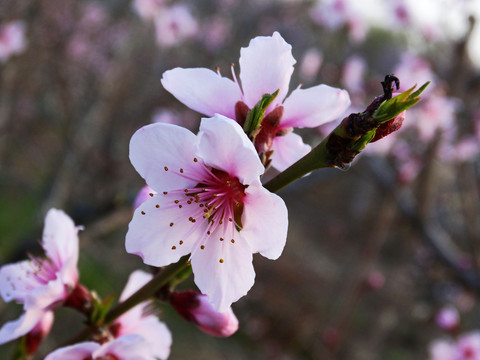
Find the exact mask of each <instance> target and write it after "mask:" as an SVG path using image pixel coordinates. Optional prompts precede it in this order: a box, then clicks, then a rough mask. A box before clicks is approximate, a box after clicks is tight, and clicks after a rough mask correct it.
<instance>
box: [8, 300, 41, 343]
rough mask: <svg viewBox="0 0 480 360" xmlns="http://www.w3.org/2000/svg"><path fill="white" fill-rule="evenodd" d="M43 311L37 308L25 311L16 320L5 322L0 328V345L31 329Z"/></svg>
mask: <svg viewBox="0 0 480 360" xmlns="http://www.w3.org/2000/svg"><path fill="white" fill-rule="evenodd" d="M44 314H45V312H44V311H43V310H39V309H30V310H27V311H25V312H24V313H23V314H22V315H21V316H20V317H19V318H18V319H17V320H13V321H9V322H7V323H5V324H4V325H3V326H2V328H1V329H0V345H2V344H5V343H7V342H9V341H12V340H15V339H18V338H19V337H21V336H23V335H25V334H27V333H28V332H29V331H30V330H32V329H33V328H34V327H35V326H36V325H37V324H38V322H39V321H40V320H41V319H42V317H43V316H44Z"/></svg>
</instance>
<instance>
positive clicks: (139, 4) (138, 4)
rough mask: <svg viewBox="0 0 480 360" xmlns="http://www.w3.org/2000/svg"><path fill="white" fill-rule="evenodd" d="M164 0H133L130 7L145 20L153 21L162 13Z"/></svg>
mask: <svg viewBox="0 0 480 360" xmlns="http://www.w3.org/2000/svg"><path fill="white" fill-rule="evenodd" d="M164 3H165V1H164V0H134V1H133V3H132V7H133V9H134V10H135V12H136V13H137V14H138V15H139V16H140V17H141V18H143V19H145V20H153V19H155V17H156V16H157V15H158V14H159V13H161V12H162V10H163V7H164Z"/></svg>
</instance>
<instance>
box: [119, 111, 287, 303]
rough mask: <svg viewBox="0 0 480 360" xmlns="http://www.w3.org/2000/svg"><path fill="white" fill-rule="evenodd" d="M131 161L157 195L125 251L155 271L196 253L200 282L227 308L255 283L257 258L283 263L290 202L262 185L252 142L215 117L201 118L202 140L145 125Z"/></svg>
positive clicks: (144, 207) (133, 225) (142, 209)
mask: <svg viewBox="0 0 480 360" xmlns="http://www.w3.org/2000/svg"><path fill="white" fill-rule="evenodd" d="M130 160H131V162H132V164H133V166H134V167H135V169H136V170H137V171H138V173H139V174H140V175H141V176H142V177H143V178H144V179H145V181H146V183H147V184H148V185H149V186H150V187H151V188H152V189H154V190H155V191H156V192H157V194H154V193H152V194H151V198H150V199H149V200H147V201H145V202H144V203H142V204H141V205H140V206H139V207H138V208H137V209H136V211H135V213H134V216H133V219H132V221H131V222H130V225H129V229H128V233H127V237H126V249H127V252H129V253H133V254H137V255H139V256H141V257H142V259H143V261H144V262H145V263H146V264H149V265H153V266H164V265H168V264H171V263H174V262H177V261H178V260H179V259H180V258H181V257H182V256H184V255H187V254H191V265H192V268H193V272H194V275H195V283H196V284H197V286H198V287H199V289H200V290H201V291H202V293H204V294H206V295H207V296H208V298H209V301H210V302H211V303H212V304H213V305H214V307H215V309H216V310H217V311H221V312H225V311H227V310H228V308H229V306H230V304H231V303H232V302H234V301H236V300H238V299H239V298H240V297H242V296H243V295H245V294H246V293H247V291H248V290H249V289H250V288H251V287H252V285H253V283H254V278H255V272H254V270H253V265H252V254H253V253H257V252H259V253H260V254H262V255H263V256H266V257H268V258H270V259H276V258H278V257H279V256H280V254H281V252H282V250H283V247H284V245H285V241H286V235H287V223H288V219H287V209H286V206H285V203H284V202H283V200H282V199H281V198H280V197H278V196H277V195H275V194H272V193H270V192H269V191H267V190H266V189H264V188H263V187H262V185H261V183H260V178H259V177H260V175H261V174H262V173H263V172H264V167H263V165H262V164H261V162H260V160H259V158H258V155H257V153H256V151H255V149H254V147H253V144H252V143H251V141H250V140H249V139H248V137H247V136H246V134H245V133H244V132H243V129H242V128H241V127H240V126H239V125H238V124H237V123H235V122H234V121H232V120H230V119H227V118H225V117H224V116H221V115H216V116H215V117H213V118H209V119H202V122H201V124H200V131H199V133H198V135H197V136H195V135H194V134H193V133H191V132H190V131H189V130H186V129H184V128H181V127H178V126H176V125H170V124H161V123H157V124H151V125H147V126H145V127H143V128H141V129H140V130H138V131H137V132H136V133H135V134H134V135H133V137H132V140H131V142H130Z"/></svg>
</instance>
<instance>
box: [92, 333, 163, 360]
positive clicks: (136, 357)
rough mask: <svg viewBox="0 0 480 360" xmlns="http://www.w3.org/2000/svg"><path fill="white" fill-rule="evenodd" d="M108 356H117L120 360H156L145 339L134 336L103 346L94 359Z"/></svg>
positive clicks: (96, 352)
mask: <svg viewBox="0 0 480 360" xmlns="http://www.w3.org/2000/svg"><path fill="white" fill-rule="evenodd" d="M106 355H113V356H116V357H117V358H118V359H119V360H154V358H153V356H152V354H151V349H150V347H149V344H147V341H146V340H145V338H144V337H143V336H140V335H134V334H131V335H124V336H122V337H119V338H118V339H115V340H113V341H110V342H107V343H105V344H103V345H102V346H101V347H100V348H99V349H97V350H96V351H95V352H94V353H93V354H92V357H93V358H94V359H95V358H101V357H102V356H106Z"/></svg>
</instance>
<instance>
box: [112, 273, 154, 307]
mask: <svg viewBox="0 0 480 360" xmlns="http://www.w3.org/2000/svg"><path fill="white" fill-rule="evenodd" d="M152 277H153V275H152V274H149V273H147V272H146V271H143V270H135V271H134V272H132V273H131V274H130V276H129V277H128V281H127V285H125V288H124V289H123V291H122V294H121V295H120V299H119V300H120V301H125V300H126V299H127V298H128V297H130V295H132V294H133V293H135V292H136V291H137V290H138V289H140V288H141V287H142V286H143V285H145V284H146V283H147V282H149V281H150V280H152Z"/></svg>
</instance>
